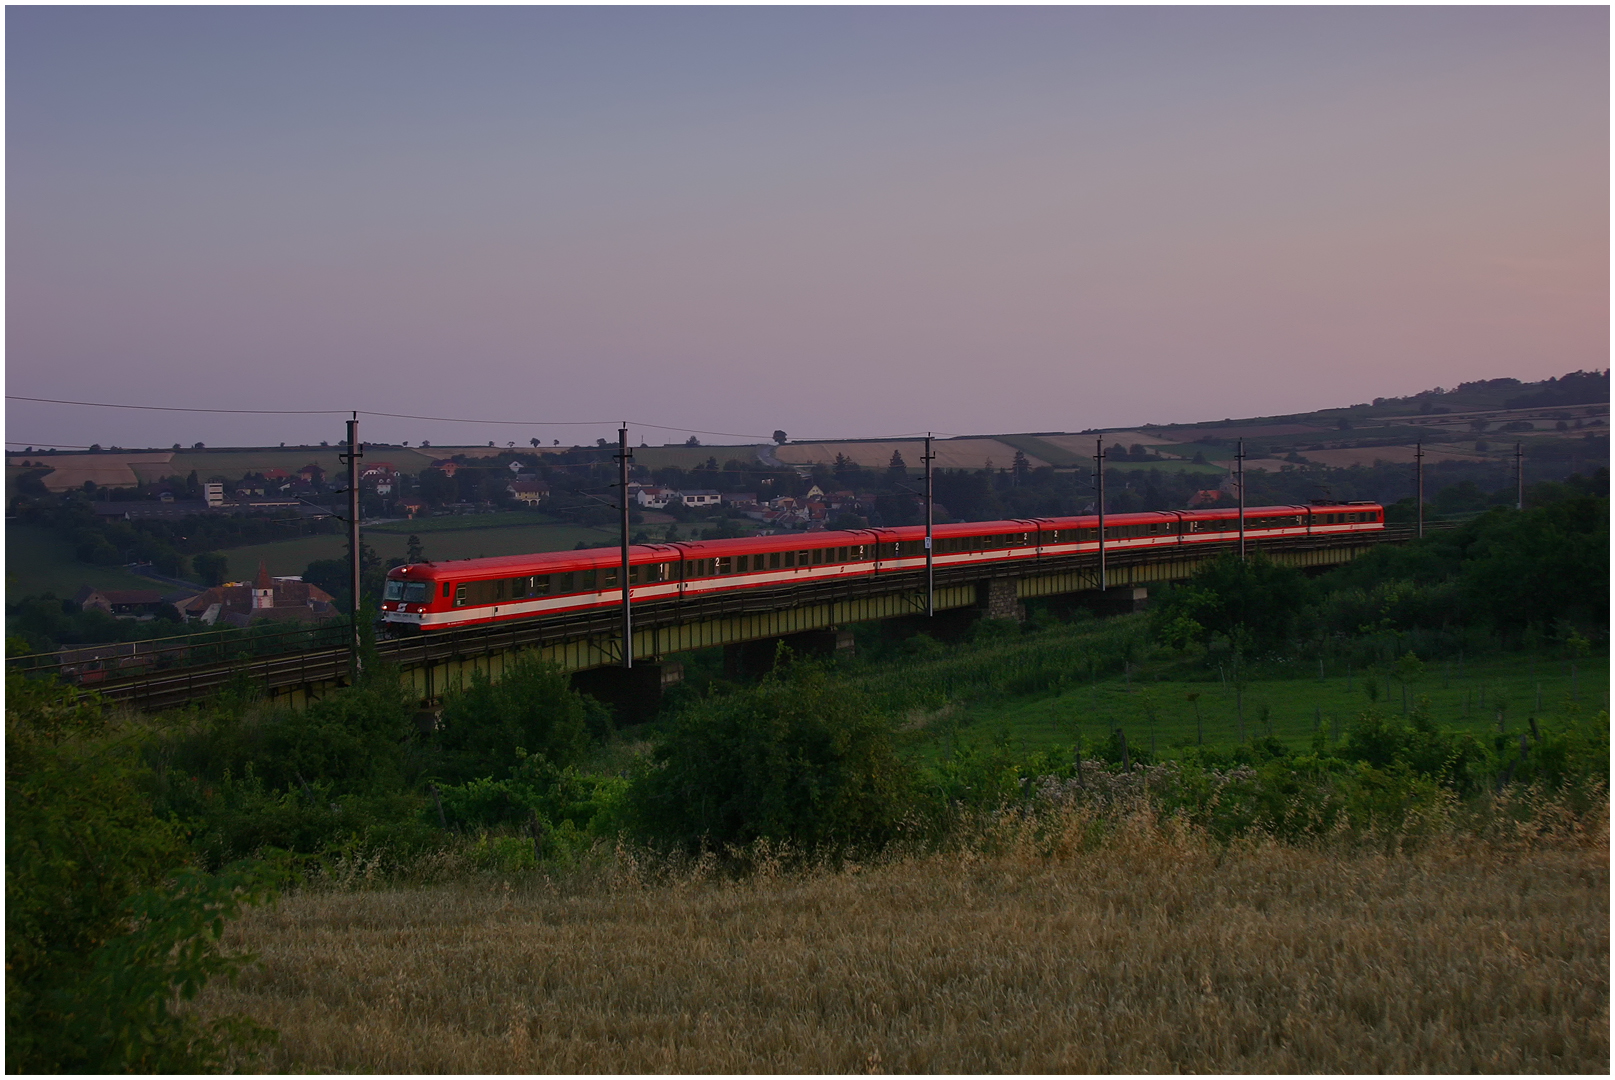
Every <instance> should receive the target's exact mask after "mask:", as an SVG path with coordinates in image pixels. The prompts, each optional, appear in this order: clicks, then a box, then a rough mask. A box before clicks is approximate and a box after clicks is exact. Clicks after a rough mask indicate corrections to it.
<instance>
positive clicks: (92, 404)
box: [6, 394, 773, 441]
mask: <svg viewBox="0 0 1615 1080" xmlns="http://www.w3.org/2000/svg"><path fill="white" fill-rule="evenodd" d="M6 400H7V401H33V402H38V403H40V404H44V405H78V406H82V407H84V408H90V409H134V410H139V411H142V412H181V413H217V414H220V415H246V416H351V415H352V414H353V413H355V412H357V413H358V414H359V415H360V416H382V417H387V418H388V419H392V420H430V421H433V422H436V423H440V424H494V425H499V426H504V427H527V428H537V427H599V426H600V425H602V424H606V425H610V424H616V423H619V421H616V420H486V419H473V418H468V417H463V416H421V415H418V414H415V413H394V412H381V411H379V410H376V409H197V408H189V407H185V406H180V405H130V404H127V403H125V402H113V401H69V400H67V399H65V398H42V397H26V396H24V395H22V394H7V395H6ZM630 426H631V427H640V428H650V429H652V430H655V431H684V432H689V433H690V434H692V435H722V436H725V437H727V438H735V439H759V440H765V441H771V440H772V439H773V436H772V435H759V434H757V433H756V432H744V431H706V430H704V429H702V428H692V427H672V426H669V425H667V424H639V423H630Z"/></svg>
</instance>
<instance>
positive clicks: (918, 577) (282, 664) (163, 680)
mask: <svg viewBox="0 0 1615 1080" xmlns="http://www.w3.org/2000/svg"><path fill="white" fill-rule="evenodd" d="M1412 534H1413V530H1412V529H1405V528H1387V529H1386V530H1384V531H1383V532H1376V533H1359V534H1352V535H1350V536H1346V537H1287V538H1283V539H1278V540H1264V541H1261V542H1260V544H1259V545H1258V544H1255V543H1251V544H1248V548H1250V549H1254V550H1261V551H1265V552H1269V553H1272V554H1275V555H1279V554H1282V553H1286V552H1290V553H1299V552H1313V553H1323V554H1326V555H1327V554H1328V553H1331V552H1338V553H1339V554H1340V556H1341V558H1340V559H1339V560H1338V561H1346V560H1347V559H1349V558H1352V557H1355V554H1357V553H1360V552H1361V550H1364V549H1367V548H1371V547H1374V546H1378V545H1381V544H1387V543H1403V542H1406V541H1407V540H1410V539H1412ZM1236 546H1237V545H1236V544H1235V543H1233V542H1228V543H1216V544H1205V545H1196V546H1195V548H1194V550H1193V551H1192V552H1186V551H1185V550H1184V548H1182V547H1165V548H1145V549H1135V550H1123V551H1112V552H1107V554H1106V564H1107V566H1109V567H1110V568H1111V569H1112V571H1113V572H1116V573H1118V574H1120V573H1122V572H1124V571H1126V570H1127V569H1128V568H1132V567H1139V566H1148V565H1149V564H1151V563H1160V562H1170V561H1174V560H1176V561H1180V562H1186V561H1187V562H1196V563H1198V562H1200V561H1204V560H1207V559H1210V558H1213V557H1215V556H1216V555H1218V554H1221V553H1223V552H1226V551H1229V550H1232V549H1234V548H1235V547H1236ZM1097 564H1098V559H1097V556H1095V555H1092V554H1083V555H1066V556H1056V557H1048V558H1039V559H1035V560H1026V561H1021V562H1018V563H1015V564H1010V565H999V566H953V567H938V568H937V569H936V571H935V583H936V586H937V587H938V588H939V589H941V588H946V587H950V586H957V585H961V584H966V583H972V582H973V583H980V582H986V581H994V580H1004V579H1016V578H1025V577H1031V576H1034V575H1058V574H1062V573H1082V574H1087V575H1089V576H1092V572H1093V571H1094V570H1095V569H1096V567H1097ZM924 589H925V573H924V571H923V570H904V571H896V572H890V573H882V574H875V575H871V576H868V577H859V578H853V579H847V580H840V581H829V582H808V583H805V584H801V585H795V584H791V585H783V586H779V587H776V588H772V589H748V590H746V591H745V592H744V593H727V594H723V593H720V594H714V595H706V596H698V597H689V598H683V599H674V600H664V601H657V602H649V603H643V604H636V605H635V607H634V625H635V629H636V631H638V630H656V629H659V628H662V627H667V626H673V625H678V624H681V623H693V622H702V621H710V620H717V619H725V618H732V617H735V616H742V615H754V614H764V613H769V612H776V611H781V610H785V609H788V608H793V607H800V606H805V605H810V604H824V603H835V602H839V601H848V600H860V599H868V598H872V597H880V596H891V595H893V594H909V595H916V594H917V595H920V596H923V592H924ZM917 610H923V602H921V604H920V605H919V606H918V608H917ZM620 616H621V611H620V609H619V608H617V607H615V606H612V607H606V608H601V609H598V610H595V611H590V612H577V613H568V614H566V615H563V616H560V617H555V618H546V619H532V620H526V621H522V622H513V623H508V624H504V625H496V626H483V627H470V628H466V629H461V630H448V631H442V632H434V633H429V634H417V635H413V636H410V637H400V638H389V639H384V640H379V641H377V642H376V643H375V657H376V659H377V660H379V661H381V662H383V663H387V664H392V665H396V666H398V667H399V668H403V669H408V668H411V667H417V666H427V667H430V666H432V665H436V664H444V663H448V662H458V661H463V660H466V659H468V658H473V657H476V656H479V655H483V656H492V655H495V654H502V653H508V652H513V651H518V650H522V649H528V648H534V647H542V646H550V645H556V644H559V643H563V642H566V641H573V640H581V639H587V638H596V637H601V636H604V635H610V634H613V633H615V632H616V631H617V628H618V627H619V625H620ZM300 633H301V634H303V635H305V637H306V635H307V633H308V632H307V631H302V632H300ZM287 637H288V638H291V637H293V635H287ZM176 640H178V639H176ZM271 640H272V639H271ZM244 644H246V643H244ZM38 659H39V658H38V657H24V658H20V660H19V661H8V664H9V665H10V666H11V667H13V668H14V669H16V668H21V669H23V670H25V671H26V672H27V673H28V674H30V675H33V676H51V675H55V676H58V677H60V678H63V679H64V680H65V681H69V682H73V683H75V684H77V685H80V686H82V687H83V688H84V689H85V690H87V691H90V690H93V691H94V692H96V693H98V694H99V695H100V696H101V697H102V698H103V699H105V700H109V701H113V702H118V703H121V704H127V705H130V706H133V707H135V708H139V709H143V710H154V709H164V708H173V707H177V706H181V705H185V704H188V703H190V702H195V701H200V700H205V699H207V698H209V697H213V696H216V695H218V694H220V693H223V692H225V691H226V690H228V689H230V688H232V687H234V686H241V685H244V684H246V685H251V686H253V687H254V688H256V689H259V690H262V691H265V692H268V693H270V694H274V693H277V692H281V691H286V690H289V689H295V688H304V689H305V690H306V689H308V688H313V687H319V686H340V685H344V684H346V683H347V682H349V681H350V680H351V677H352V657H351V654H350V652H349V650H348V649H347V647H345V646H323V647H317V648H305V649H297V650H292V651H286V652H282V653H278V654H273V653H272V654H269V655H237V656H235V657H229V658H224V659H214V660H211V661H207V662H189V661H190V660H191V654H190V653H189V652H187V651H186V647H185V646H183V645H175V646H169V647H167V648H166V649H159V650H154V651H152V652H149V653H147V654H144V655H141V654H136V655H134V656H132V657H116V658H113V659H114V660H115V661H116V663H115V665H114V666H113V667H112V668H107V667H105V666H101V665H99V664H97V665H95V666H86V665H85V664H83V663H79V664H77V665H75V663H74V662H73V661H65V662H64V661H58V662H56V663H38V662H35V663H32V664H29V663H27V661H29V660H33V661H38ZM130 661H132V662H130Z"/></svg>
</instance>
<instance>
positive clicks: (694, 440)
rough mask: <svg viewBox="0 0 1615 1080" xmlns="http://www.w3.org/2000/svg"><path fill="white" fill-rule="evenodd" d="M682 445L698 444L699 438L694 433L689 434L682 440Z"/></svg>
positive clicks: (699, 442) (699, 443)
mask: <svg viewBox="0 0 1615 1080" xmlns="http://www.w3.org/2000/svg"><path fill="white" fill-rule="evenodd" d="M684 445H685V446H700V445H701V440H700V439H697V438H696V437H695V436H694V435H691V436H690V437H689V438H688V439H685V440H684Z"/></svg>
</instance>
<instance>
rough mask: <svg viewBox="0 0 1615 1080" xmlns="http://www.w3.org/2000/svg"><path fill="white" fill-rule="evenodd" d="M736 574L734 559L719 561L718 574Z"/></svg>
mask: <svg viewBox="0 0 1615 1080" xmlns="http://www.w3.org/2000/svg"><path fill="white" fill-rule="evenodd" d="M734 572H735V562H734V560H733V559H719V560H718V573H720V574H732V573H734Z"/></svg>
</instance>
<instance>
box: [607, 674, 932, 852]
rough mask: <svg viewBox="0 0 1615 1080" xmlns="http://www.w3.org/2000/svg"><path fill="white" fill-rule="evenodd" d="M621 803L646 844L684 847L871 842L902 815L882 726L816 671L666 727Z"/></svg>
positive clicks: (890, 728)
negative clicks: (647, 838) (762, 841)
mask: <svg viewBox="0 0 1615 1080" xmlns="http://www.w3.org/2000/svg"><path fill="white" fill-rule="evenodd" d="M653 760H654V767H653V768H651V769H650V770H649V771H648V772H646V773H645V774H644V775H642V776H641V777H639V778H637V779H636V780H635V782H634V784H633V787H632V789H631V790H630V793H629V797H630V800H631V803H632V808H633V811H634V814H635V818H636V820H637V822H638V824H639V826H640V828H641V829H642V830H643V831H644V833H645V834H647V835H649V836H651V837H654V838H656V839H659V840H662V841H664V842H671V843H674V844H678V845H683V846H686V847H696V846H698V845H701V844H703V843H707V844H746V843H749V842H751V841H753V840H757V839H762V838H767V839H770V840H788V841H791V842H793V843H795V844H797V845H800V846H801V847H803V848H817V847H823V846H828V847H842V846H845V845H849V844H878V843H880V842H882V841H884V840H885V839H887V838H888V837H890V836H892V835H893V833H894V832H895V830H896V829H897V826H898V823H899V820H900V819H901V818H902V817H903V815H904V813H905V810H906V809H907V808H908V807H909V805H910V796H911V793H912V792H913V790H914V777H913V773H912V770H911V769H910V768H909V766H907V765H906V764H905V763H904V762H903V761H902V760H900V759H899V757H898V754H897V750H896V730H895V725H894V724H893V722H892V720H891V718H890V717H889V716H887V715H886V714H884V713H883V712H881V711H880V710H879V709H877V708H876V707H875V706H874V705H873V704H872V703H871V702H870V701H869V699H868V698H867V697H866V696H865V695H864V694H862V693H860V692H859V691H857V690H855V689H853V688H850V687H848V686H846V685H845V684H843V683H839V682H837V681H836V680H834V679H832V678H831V677H830V674H829V673H828V671H827V670H826V669H825V668H824V667H822V666H821V665H818V664H811V663H789V662H788V661H787V662H785V663H783V664H782V665H781V666H780V667H778V668H776V670H775V671H774V672H773V673H772V674H770V675H769V676H768V677H766V678H765V679H764V680H763V681H762V683H761V684H760V685H758V686H755V687H747V688H742V689H738V690H736V691H735V692H733V693H730V694H727V695H724V696H713V697H708V698H707V699H705V700H703V701H702V702H700V703H698V704H697V705H696V706H695V707H693V708H690V709H688V710H686V711H685V712H684V713H682V714H681V715H679V716H678V717H677V718H676V719H675V720H674V721H673V723H672V725H671V727H670V728H669V730H668V731H667V732H666V734H665V735H664V736H663V737H662V739H661V741H660V742H659V744H658V745H657V746H656V748H655V751H654V753H653Z"/></svg>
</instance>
